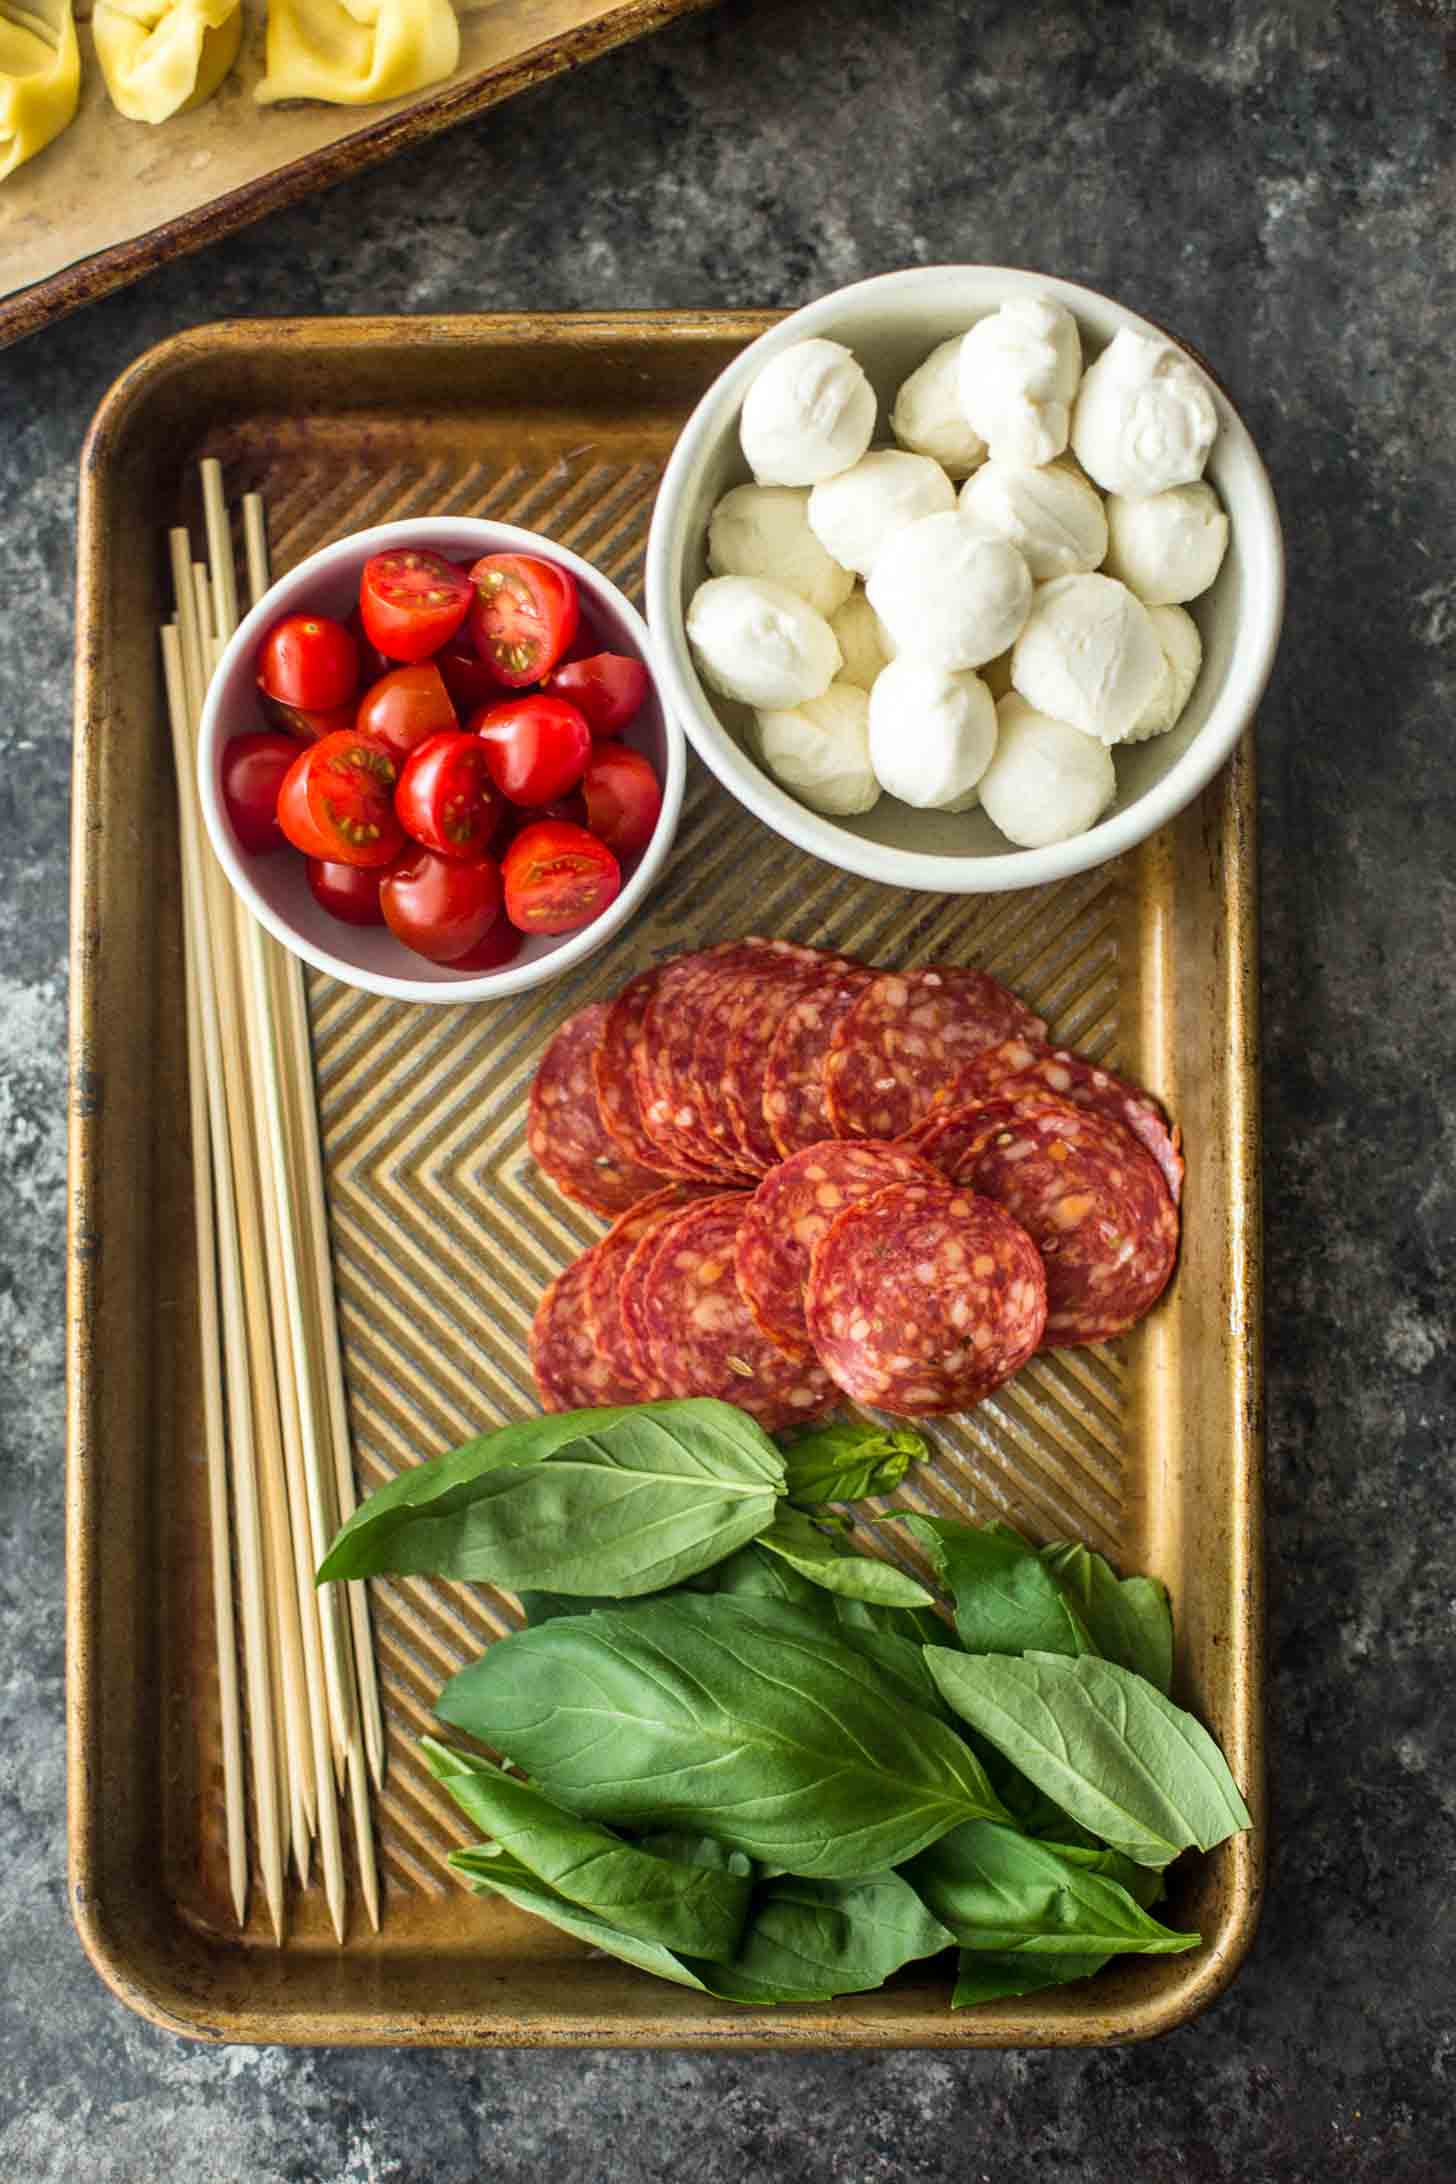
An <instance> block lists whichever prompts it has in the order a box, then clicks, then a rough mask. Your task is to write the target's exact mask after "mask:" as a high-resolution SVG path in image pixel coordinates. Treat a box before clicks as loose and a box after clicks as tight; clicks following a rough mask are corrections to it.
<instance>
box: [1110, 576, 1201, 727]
mask: <svg viewBox="0 0 1456 2184" xmlns="http://www.w3.org/2000/svg"><path fill="white" fill-rule="evenodd" d="M1148 620H1149V621H1150V622H1151V623H1152V625H1153V628H1154V629H1155V630H1156V632H1157V636H1158V643H1159V644H1160V645H1161V646H1162V648H1163V658H1164V659H1165V660H1166V661H1167V663H1168V679H1167V681H1166V682H1165V683H1164V684H1163V685H1162V687H1161V688H1160V690H1159V691H1158V694H1157V696H1156V697H1155V698H1153V699H1152V701H1151V702H1150V703H1149V705H1148V707H1147V709H1146V711H1144V712H1143V713H1141V714H1139V716H1138V719H1137V721H1136V722H1135V724H1134V725H1133V726H1132V727H1131V728H1130V729H1129V730H1128V732H1127V735H1126V737H1125V738H1124V740H1125V741H1126V742H1128V743H1146V742H1147V740H1148V738H1149V736H1162V735H1166V734H1167V732H1168V730H1169V729H1170V728H1172V727H1175V726H1176V725H1177V722H1178V720H1179V717H1180V715H1181V714H1182V711H1183V708H1184V706H1185V705H1186V704H1187V703H1188V700H1189V699H1190V698H1191V697H1192V695H1193V685H1194V684H1195V683H1196V682H1197V680H1198V671H1199V669H1200V668H1201V667H1202V665H1203V639H1202V638H1201V637H1200V636H1199V634H1198V624H1197V623H1196V622H1195V621H1194V619H1193V617H1192V615H1191V614H1189V613H1187V612H1186V611H1185V609H1184V608H1182V607H1149V608H1148Z"/></svg>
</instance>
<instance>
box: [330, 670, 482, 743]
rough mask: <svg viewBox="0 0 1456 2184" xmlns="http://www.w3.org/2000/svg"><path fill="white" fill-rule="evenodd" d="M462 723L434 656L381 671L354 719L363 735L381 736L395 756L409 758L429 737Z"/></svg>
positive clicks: (367, 691)
mask: <svg viewBox="0 0 1456 2184" xmlns="http://www.w3.org/2000/svg"><path fill="white" fill-rule="evenodd" d="M459 725H460V724H459V722H458V721H457V719H456V717H455V708H454V706H453V705H452V704H451V703H450V693H449V691H448V690H447V689H446V688H445V685H444V683H443V682H442V681H441V679H440V670H439V668H438V667H437V666H436V664H435V662H434V661H433V660H418V661H416V663H415V664H414V666H413V667H392V668H391V669H390V670H389V673H388V674H387V675H381V676H380V678H379V680H378V682H377V683H374V684H372V685H371V686H370V688H369V689H368V690H366V691H365V693H364V695H363V697H362V698H361V699H360V700H359V711H358V714H357V716H356V718H355V721H354V726H355V727H356V728H357V729H358V731H359V733H360V735H361V736H378V738H379V740H380V742H381V743H387V744H388V745H389V748H390V749H391V751H393V753H394V755H395V757H396V758H408V757H409V755H410V752H411V751H414V750H418V748H419V746H420V745H421V744H422V743H424V742H426V741H427V740H428V738H429V737H431V736H437V735H439V734H440V732H441V731H442V729H446V728H458V727H459Z"/></svg>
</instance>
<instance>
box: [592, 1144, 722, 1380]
mask: <svg viewBox="0 0 1456 2184" xmlns="http://www.w3.org/2000/svg"><path fill="white" fill-rule="evenodd" d="M710 1192H711V1185H709V1184H706V1183H669V1184H668V1185H667V1187H666V1189H665V1190H660V1191H656V1192H654V1194H653V1196H652V1197H651V1198H642V1199H639V1200H638V1202H637V1204H636V1205H635V1206H633V1207H631V1208H630V1209H629V1210H628V1211H627V1212H626V1213H624V1214H622V1215H621V1216H620V1218H619V1219H618V1220H616V1221H614V1222H613V1224H612V1226H611V1227H610V1228H609V1229H608V1230H607V1233H606V1235H605V1236H604V1237H603V1238H602V1240H601V1242H600V1243H599V1244H598V1245H597V1246H596V1247H595V1249H594V1250H593V1251H592V1252H591V1254H590V1259H591V1266H590V1269H589V1271H588V1273H587V1276H586V1280H585V1283H584V1284H583V1287H582V1291H581V1301H582V1310H583V1312H584V1313H585V1316H586V1324H587V1330H588V1332H589V1334H590V1335H591V1339H592V1343H593V1345H594V1347H595V1349H596V1352H597V1355H598V1356H599V1357H602V1358H605V1360H606V1362H607V1364H608V1366H609V1367H610V1368H611V1370H612V1372H613V1374H614V1375H615V1376H616V1379H617V1380H618V1381H619V1382H620V1384H621V1385H622V1386H623V1387H630V1388H631V1389H632V1390H633V1394H632V1396H631V1397H629V1398H627V1399H626V1400H629V1401H636V1402H644V1401H645V1400H646V1399H647V1395H648V1383H647V1379H646V1376H645V1373H644V1365H645V1359H644V1357H643V1355H642V1351H641V1347H640V1344H639V1343H638V1342H635V1341H634V1340H633V1339H632V1337H631V1336H630V1335H629V1333H628V1331H627V1323H626V1320H625V1319H624V1317H623V1314H622V1287H623V1277H624V1276H625V1274H626V1271H627V1267H628V1264H629V1262H630V1260H631V1258H632V1254H633V1253H634V1252H635V1250H636V1249H637V1246H638V1245H639V1244H640V1243H641V1242H642V1241H643V1239H644V1238H645V1237H649V1236H651V1235H653V1234H654V1233H655V1232H656V1231H657V1230H658V1229H661V1228H663V1227H665V1226H666V1224H667V1223H668V1222H669V1221H670V1220H671V1219H672V1217H673V1215H674V1214H675V1213H681V1212H682V1210H683V1208H684V1207H685V1206H691V1205H694V1204H696V1202H697V1201H698V1200H699V1199H700V1198H702V1197H704V1196H705V1195H708V1194H709V1193H710Z"/></svg>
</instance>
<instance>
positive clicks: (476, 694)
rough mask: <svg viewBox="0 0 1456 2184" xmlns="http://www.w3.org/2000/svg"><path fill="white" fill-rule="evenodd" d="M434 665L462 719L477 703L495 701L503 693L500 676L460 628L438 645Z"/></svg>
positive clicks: (491, 702)
mask: <svg viewBox="0 0 1456 2184" xmlns="http://www.w3.org/2000/svg"><path fill="white" fill-rule="evenodd" d="M435 665H436V667H438V669H439V670H440V677H441V680H442V681H443V683H444V685H445V688H446V689H447V690H448V691H449V693H450V696H451V698H452V700H453V701H454V705H455V709H456V711H457V712H458V713H459V715H460V717H461V719H462V720H463V719H464V718H465V715H466V714H467V713H473V712H474V711H475V709H476V707H477V706H479V705H495V704H498V703H499V701H500V699H501V698H503V697H504V696H505V687H504V685H503V684H502V682H501V680H500V677H499V676H498V675H497V674H496V673H495V671H494V669H492V668H491V667H489V666H488V665H487V664H486V662H485V661H484V660H482V658H481V657H480V654H479V653H478V652H477V651H476V649H475V647H474V645H473V644H472V643H471V642H470V633H469V631H468V630H461V632H460V634H459V635H458V636H457V637H452V638H451V639H450V642H449V644H448V645H441V647H440V649H439V651H438V652H437V653H436V654H435Z"/></svg>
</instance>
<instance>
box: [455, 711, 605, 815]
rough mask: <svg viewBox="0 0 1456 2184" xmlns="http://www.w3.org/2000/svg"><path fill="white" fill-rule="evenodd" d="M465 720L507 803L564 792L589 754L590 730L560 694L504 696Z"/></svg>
mask: <svg viewBox="0 0 1456 2184" xmlns="http://www.w3.org/2000/svg"><path fill="white" fill-rule="evenodd" d="M467 725H468V726H469V727H470V729H471V730H472V732H473V733H474V734H475V735H477V736H478V737H479V738H480V740H481V742H482V743H483V744H484V746H485V760H486V764H487V765H488V766H489V768H490V778H491V780H492V781H493V782H494V783H495V785H496V787H497V788H498V789H499V790H500V792H501V795H502V796H508V797H509V798H510V800H511V802H512V803H513V804H549V803H550V802H551V799H552V798H553V797H555V796H565V795H566V793H567V791H568V790H569V789H574V788H575V787H576V784H577V782H578V781H580V779H581V777H582V775H583V773H584V772H585V771H586V762H587V760H588V759H589V758H590V757H591V748H592V739H591V730H590V728H588V726H587V724H586V722H585V720H584V719H583V718H582V716H581V714H580V713H578V711H577V709H576V707H575V706H574V705H568V704H567V702H566V700H565V698H543V697H540V696H535V697H529V698H508V699H507V700H506V702H505V704H504V705H489V706H487V707H486V708H485V710H484V711H483V712H480V713H476V714H475V715H474V716H473V717H472V718H471V720H470V721H469V722H468V724H467Z"/></svg>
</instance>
